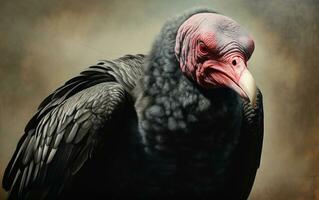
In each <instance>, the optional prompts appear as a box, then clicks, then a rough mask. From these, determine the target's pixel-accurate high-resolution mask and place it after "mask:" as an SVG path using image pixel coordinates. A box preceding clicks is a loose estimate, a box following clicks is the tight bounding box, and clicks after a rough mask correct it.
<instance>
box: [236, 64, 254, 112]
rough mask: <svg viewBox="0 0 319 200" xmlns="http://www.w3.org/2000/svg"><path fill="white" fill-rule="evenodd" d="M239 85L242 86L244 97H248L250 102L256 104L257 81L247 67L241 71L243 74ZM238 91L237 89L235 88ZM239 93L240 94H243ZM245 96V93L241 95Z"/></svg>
mask: <svg viewBox="0 0 319 200" xmlns="http://www.w3.org/2000/svg"><path fill="white" fill-rule="evenodd" d="M238 86H239V88H240V90H241V91H240V92H241V93H244V97H246V98H248V99H249V101H250V103H251V104H252V105H253V106H255V105H256V96H257V89H256V83H255V80H254V78H253V76H252V75H251V73H250V72H249V70H248V69H247V68H245V69H244V71H243V72H242V73H241V76H240V78H239V80H238ZM235 91H236V89H235ZM241 93H239V94H241ZM241 96H243V95H241Z"/></svg>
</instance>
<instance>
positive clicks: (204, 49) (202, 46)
mask: <svg viewBox="0 0 319 200" xmlns="http://www.w3.org/2000/svg"><path fill="white" fill-rule="evenodd" d="M199 51H200V52H201V53H204V54H206V53H208V47H207V46H206V44H204V43H203V42H199Z"/></svg>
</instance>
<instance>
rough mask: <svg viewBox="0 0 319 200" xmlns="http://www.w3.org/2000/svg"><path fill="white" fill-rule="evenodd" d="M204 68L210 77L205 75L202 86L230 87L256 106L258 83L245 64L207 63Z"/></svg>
mask: <svg viewBox="0 0 319 200" xmlns="http://www.w3.org/2000/svg"><path fill="white" fill-rule="evenodd" d="M204 68H205V69H206V70H208V71H209V72H208V76H206V75H205V78H204V81H201V80H203V79H201V80H199V82H200V83H202V85H206V86H208V87H210V86H213V87H216V86H221V87H228V88H230V89H233V90H234V91H236V92H237V93H238V94H239V95H240V96H241V97H242V98H244V99H246V100H248V101H249V102H250V103H251V105H252V106H255V105H256V98H257V97H256V96H257V87H256V83H255V80H254V78H253V76H252V74H251V73H250V72H249V70H248V69H247V66H246V63H245V62H243V61H241V62H239V63H238V65H236V66H232V65H224V64H221V63H219V64H216V63H215V64H210V63H207V65H206V66H205V67H204ZM206 70H204V71H206ZM202 74H206V73H202ZM207 84H208V85H207ZM209 85H210V86H209Z"/></svg>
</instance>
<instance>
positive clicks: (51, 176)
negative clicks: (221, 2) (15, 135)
mask: <svg viewBox="0 0 319 200" xmlns="http://www.w3.org/2000/svg"><path fill="white" fill-rule="evenodd" d="M253 50H254V42H253V40H252V38H251V37H250V35H249V34H248V33H247V32H246V31H245V30H244V29H243V28H242V27H241V26H240V25H239V24H238V23H237V22H235V21H234V20H232V19H230V18H228V17H226V16H224V15H222V14H219V13H216V12H215V11H213V10H210V9H193V10H190V11H187V12H185V13H183V14H181V15H178V16H176V17H173V18H171V19H169V20H168V21H167V22H166V23H165V24H164V26H163V28H162V30H161V32H160V34H159V35H158V37H157V38H156V40H155V42H154V44H153V46H152V49H151V51H150V53H149V54H148V55H140V54H139V55H126V56H124V57H121V58H118V59H116V60H111V61H109V60H105V61H101V62H99V63H97V64H96V65H94V66H91V67H89V68H88V69H87V70H85V71H83V72H81V73H80V75H79V76H76V77H74V78H72V79H71V80H69V81H67V82H66V83H65V84H64V85H63V86H61V87H60V88H58V89H57V90H55V91H54V92H53V93H52V94H51V95H49V96H48V97H47V98H46V99H44V100H43V102H42V103H41V104H40V106H39V108H38V111H37V113H36V114H35V115H34V116H33V118H32V119H31V120H30V121H29V123H28V124H27V125H26V128H25V132H24V134H23V135H22V138H21V139H20V141H19V143H18V145H17V148H16V151H15V152H14V155H13V157H12V159H11V161H10V162H9V164H8V166H7V168H6V171H5V174H4V177H3V182H2V184H3V188H4V189H6V190H7V191H10V196H9V198H11V199H68V198H70V199H73V198H80V199H81V198H86V197H87V198H102V197H104V198H107V199H121V198H124V197H130V198H133V199H134V198H139V199H156V198H159V199H162V198H166V199H167V198H173V199H176V198H181V197H189V198H190V197H192V198H196V199H197V198H200V199H206V198H210V199H236V200H237V199H247V198H248V195H249V193H250V190H251V188H252V185H253V182H254V179H255V175H256V171H257V169H258V167H259V163H260V157H261V149H262V140H263V106H262V95H261V92H260V91H259V89H258V88H257V87H256V86H255V83H254V79H253V77H252V75H251V74H250V72H249V71H248V68H247V61H248V59H249V58H250V56H251V55H252V53H253Z"/></svg>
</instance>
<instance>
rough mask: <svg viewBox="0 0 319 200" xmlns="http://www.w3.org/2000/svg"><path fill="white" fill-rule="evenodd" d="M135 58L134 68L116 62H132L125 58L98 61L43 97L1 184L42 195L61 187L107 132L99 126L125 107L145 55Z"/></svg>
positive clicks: (14, 195)
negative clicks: (123, 70) (122, 69)
mask: <svg viewBox="0 0 319 200" xmlns="http://www.w3.org/2000/svg"><path fill="white" fill-rule="evenodd" d="M134 58H135V59H137V60H134V62H133V64H132V68H134V69H133V70H131V71H129V70H128V71H129V72H127V73H126V74H125V73H123V72H122V73H121V72H120V70H119V67H123V68H125V69H129V68H130V63H129V62H128V61H129V60H128V59H127V58H126V59H125V61H123V60H121V59H118V60H117V61H114V62H112V64H110V62H107V61H102V62H100V63H99V64H98V65H94V66H91V67H90V68H89V69H87V70H85V71H84V72H82V73H81V74H80V75H79V76H77V77H75V78H72V79H70V80H69V81H67V82H66V83H65V84H64V85H63V86H61V87H60V88H58V89H57V90H56V91H55V92H53V93H52V94H51V95H49V96H48V97H47V98H45V99H44V100H43V102H42V103H41V104H40V106H39V109H38V112H37V113H36V114H35V115H34V117H33V118H32V119H31V120H30V121H29V123H28V124H27V126H26V128H25V134H24V135H23V136H22V138H21V139H20V141H19V143H18V145H17V149H16V151H15V153H14V155H13V157H12V159H11V161H10V162H9V164H8V167H7V168H6V171H5V174H4V178H3V182H2V184H3V187H4V188H5V189H6V190H8V191H10V192H11V194H12V195H11V196H10V197H12V198H20V197H23V198H26V197H28V198H32V197H41V198H46V197H47V196H48V195H50V192H52V193H54V192H55V193H56V192H58V191H62V190H63V187H64V185H65V184H66V183H65V182H67V181H68V180H69V179H71V177H72V176H74V175H75V174H77V172H78V171H79V170H80V169H81V167H82V166H83V165H84V164H85V162H86V161H87V160H88V159H89V158H90V157H91V155H92V152H93V150H94V148H95V147H96V145H97V140H98V139H97V138H96V137H102V135H103V134H106V133H104V132H105V131H103V132H99V130H102V129H103V130H104V128H105V127H104V126H105V124H107V121H109V120H111V119H112V118H113V115H115V114H116V115H119V114H120V113H121V112H122V111H123V109H124V107H125V104H126V102H127V97H128V95H127V90H128V89H133V88H132V87H134V86H135V81H136V80H137V77H138V76H139V75H140V74H141V72H140V71H141V63H142V60H143V59H144V56H137V57H134ZM125 62H126V64H125ZM135 68H140V69H139V70H138V69H135ZM114 71H116V73H113V74H112V72H114ZM136 72H138V74H137V75H129V76H128V75H127V74H130V73H131V74H132V73H133V74H134V73H136ZM119 76H128V78H123V77H119ZM132 78H134V79H135V80H132ZM123 80H125V81H126V82H128V83H127V84H126V85H125V84H123V83H122V81H123ZM109 131H110V130H109ZM54 184H55V185H56V187H54V186H53V185H54ZM56 188H58V189H56ZM33 191H34V194H33ZM38 192H39V194H35V193H38Z"/></svg>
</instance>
